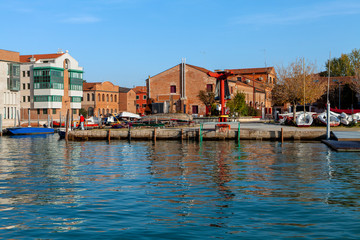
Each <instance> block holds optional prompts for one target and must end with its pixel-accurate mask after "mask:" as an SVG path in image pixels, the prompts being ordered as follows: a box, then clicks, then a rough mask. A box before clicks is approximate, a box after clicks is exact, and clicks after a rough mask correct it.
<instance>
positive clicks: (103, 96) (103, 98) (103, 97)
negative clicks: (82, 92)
mask: <svg viewBox="0 0 360 240" xmlns="http://www.w3.org/2000/svg"><path fill="white" fill-rule="evenodd" d="M102 100H103V102H105V94H103V95H102Z"/></svg>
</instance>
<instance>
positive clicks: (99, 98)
mask: <svg viewBox="0 0 360 240" xmlns="http://www.w3.org/2000/svg"><path fill="white" fill-rule="evenodd" d="M98 101H99V102H100V101H101V97H100V93H99V94H98Z"/></svg>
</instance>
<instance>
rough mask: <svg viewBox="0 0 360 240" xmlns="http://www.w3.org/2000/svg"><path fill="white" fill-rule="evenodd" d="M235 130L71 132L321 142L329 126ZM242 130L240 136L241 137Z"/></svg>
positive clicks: (93, 136) (79, 135) (77, 135)
mask: <svg viewBox="0 0 360 240" xmlns="http://www.w3.org/2000/svg"><path fill="white" fill-rule="evenodd" d="M227 124H229V125H230V126H231V127H230V129H229V128H226V129H215V125H216V124H215V123H206V124H203V125H202V126H200V125H196V126H193V127H172V128H134V129H93V130H85V131H78V130H76V131H71V132H70V133H69V140H99V139H108V140H111V139H139V140H157V139H164V140H171V139H173V140H181V139H182V140H184V139H185V140H186V139H188V140H190V139H194V140H238V139H243V140H245V139H246V140H272V141H282V140H304V141H320V140H322V139H325V137H326V128H325V127H314V128H298V127H292V126H283V125H278V124H272V123H264V122H256V123H240V128H239V125H238V123H237V122H228V123H227ZM239 129H240V135H238V132H239Z"/></svg>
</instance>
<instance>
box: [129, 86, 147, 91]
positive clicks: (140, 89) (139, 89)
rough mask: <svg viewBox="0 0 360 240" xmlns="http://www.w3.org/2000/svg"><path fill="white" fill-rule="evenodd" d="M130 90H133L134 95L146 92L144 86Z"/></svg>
mask: <svg viewBox="0 0 360 240" xmlns="http://www.w3.org/2000/svg"><path fill="white" fill-rule="evenodd" d="M132 90H134V92H136V93H140V92H146V87H145V86H136V87H134V88H133V89H132Z"/></svg>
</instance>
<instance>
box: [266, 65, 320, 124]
mask: <svg viewBox="0 0 360 240" xmlns="http://www.w3.org/2000/svg"><path fill="white" fill-rule="evenodd" d="M315 71H316V66H315V64H313V63H311V62H307V63H305V62H304V60H303V59H297V60H296V61H295V62H292V63H290V64H289V65H288V66H285V67H284V66H281V67H278V68H277V71H276V72H277V78H276V79H277V82H276V84H275V85H274V88H273V89H272V92H271V95H272V99H273V101H274V102H275V103H277V104H284V103H290V104H291V105H292V106H293V108H294V120H295V119H296V106H297V105H298V104H306V103H313V102H315V101H316V100H318V99H319V98H320V97H321V96H322V95H323V94H324V91H325V83H324V82H320V81H315V79H314V76H315Z"/></svg>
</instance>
